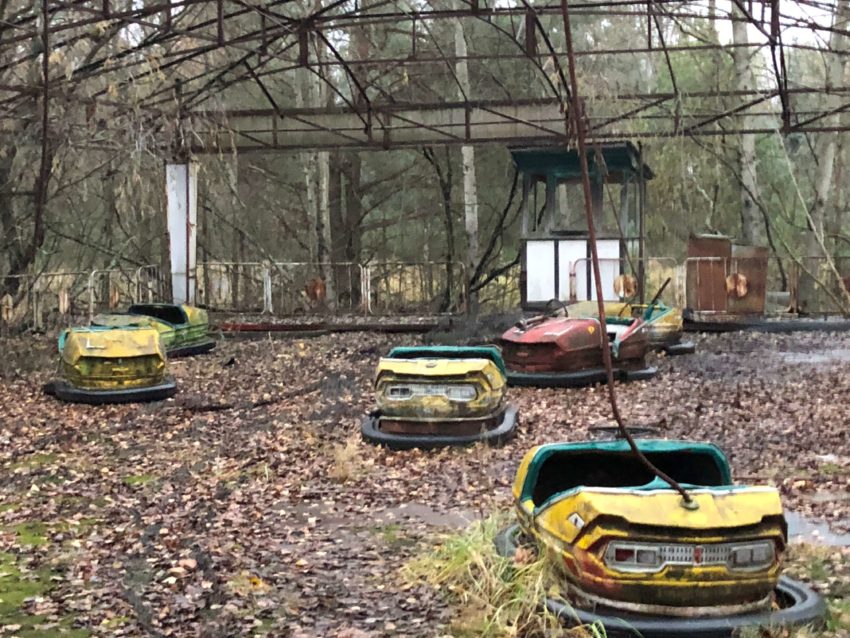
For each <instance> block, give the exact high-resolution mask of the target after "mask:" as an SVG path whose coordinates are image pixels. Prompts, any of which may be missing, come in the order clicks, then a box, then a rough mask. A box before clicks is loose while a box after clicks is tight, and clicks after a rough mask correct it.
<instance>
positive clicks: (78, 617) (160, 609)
mask: <svg viewBox="0 0 850 638" xmlns="http://www.w3.org/2000/svg"><path fill="white" fill-rule="evenodd" d="M413 339H414V338H413V337H400V336H398V337H386V336H375V335H369V334H347V335H328V336H323V337H319V338H316V339H311V340H303V341H298V340H276V341H268V340H262V341H226V342H222V343H221V344H220V346H219V348H218V350H216V351H215V352H214V353H212V354H211V355H209V356H206V357H200V358H195V359H185V360H175V361H174V362H173V369H174V372H175V374H176V376H177V377H178V381H179V383H180V387H181V391H180V393H179V394H178V395H177V396H176V397H175V398H174V399H172V400H169V401H167V402H164V403H161V404H151V405H128V406H114V407H91V406H78V405H65V404H62V403H59V402H57V401H56V400H54V399H52V398H49V397H45V396H43V395H42V394H41V384H42V383H43V382H44V381H46V380H47V379H48V378H49V376H50V373H51V370H52V367H53V366H52V364H51V363H50V362H51V361H52V357H53V353H52V347H53V346H52V343H48V342H47V340H46V339H44V338H29V337H28V338H16V339H12V340H7V341H4V342H3V343H2V344H0V346H2V348H3V352H4V353H6V366H5V367H4V372H3V375H4V376H3V377H2V379H0V383H1V385H0V406H2V407H0V421H2V428H1V429H0V475H2V477H3V481H2V483H0V618H2V623H0V624H4V625H5V627H4V628H3V629H4V631H5V634H3V635H7V634H8V635H18V636H21V637H33V636H40V637H51V636H59V635H70V636H86V635H109V636H114V635H126V636H138V635H149V636H165V635H175V636H195V635H203V636H234V635H257V636H260V635H269V636H280V635H284V636H286V635H289V636H302V637H303V636H319V635H322V636H338V637H339V638H345V637H347V638H362V637H363V636H382V635H388V636H405V635H407V636H435V635H464V633H463V632H467V633H466V635H478V633H475V632H478V631H479V630H478V629H475V628H480V627H482V626H483V625H481V623H482V622H483V623H485V624H486V623H490V629H489V630H488V631H489V632H490V633H491V635H511V634H512V633H514V634H519V635H533V634H532V633H531V632H532V631H537V629H539V628H540V626H541V625H540V624H539V623H538V622H537V621H535V622H534V623H532V621H531V620H529V619H530V618H532V617H533V613H532V614H531V615H529V609H530V608H529V607H528V606H527V605H525V606H522V605H519V606H516V605H515V606H511V605H508V606H507V607H505V604H506V601H510V600H512V596H514V594H515V592H516V591H532V590H529V589H522V588H525V587H527V586H528V583H519V584H517V583H513V582H511V581H510V579H508V580H507V581H505V579H504V578H502V577H501V576H500V577H499V578H501V580H502V581H504V582H503V583H500V581H499V580H498V579H496V580H493V579H491V580H490V581H489V583H488V584H486V585H482V588H479V589H477V590H472V589H469V588H467V589H468V590H469V592H471V593H472V595H473V596H474V599H467V600H466V604H465V603H463V600H461V599H459V598H458V597H457V588H458V586H459V583H463V582H468V581H466V580H465V579H466V578H467V571H465V570H463V569H461V570H460V571H458V570H454V571H452V570H448V571H446V570H445V564H444V562H441V561H444V559H445V557H446V552H445V549H442V550H441V549H440V547H441V546H442V547H443V548H445V547H446V546H448V547H449V548H450V549H451V547H461V546H463V545H464V543H466V547H467V549H466V550H464V551H467V556H469V555H473V554H470V553H469V552H473V553H475V552H477V553H478V555H482V556H485V558H484V559H482V560H485V563H471V564H479V565H484V567H483V568H482V569H481V570H479V571H478V572H477V573H478V574H479V580H480V574H490V576H492V574H491V573H490V571H488V570H489V567H487V565H489V563H487V562H486V561H488V560H489V558H487V556H489V554H487V551H488V550H486V549H482V548H483V547H484V546H486V545H487V540H486V535H484V533H483V532H480V531H479V532H476V531H475V528H473V529H472V530H471V531H468V532H465V533H464V534H462V535H460V536H457V534H458V533H459V531H460V530H462V529H464V528H465V527H466V526H467V525H468V523H469V522H470V521H473V520H476V519H479V518H480V519H484V518H487V517H488V516H489V515H491V514H492V513H494V512H501V516H508V515H509V514H507V512H508V511H509V508H510V503H509V485H510V482H511V479H512V477H513V472H514V469H515V464H516V462H517V460H518V459H519V457H520V455H521V454H522V453H523V452H524V451H525V450H526V449H528V448H529V447H530V446H531V445H533V444H535V443H538V442H543V441H548V440H556V439H580V438H583V437H586V436H587V435H588V431H587V428H588V426H590V425H593V424H595V423H598V422H600V421H604V420H606V416H607V413H608V408H607V403H606V399H605V394H604V392H603V391H602V389H600V388H588V389H583V390H570V391H555V390H534V389H520V390H517V389H512V390H511V391H510V397H511V400H513V401H516V402H518V403H519V405H520V410H521V419H522V423H521V427H520V432H519V435H518V437H517V438H516V439H515V440H514V441H513V442H511V443H510V444H509V445H508V446H506V447H504V448H502V449H497V450H489V449H480V448H471V449H462V450H455V449H452V450H445V451H440V452H433V453H428V454H424V453H421V452H406V453H390V452H386V451H384V450H381V449H377V448H374V447H371V446H367V445H364V444H362V443H361V442H360V441H359V437H358V427H359V426H358V420H359V418H360V416H361V415H362V414H363V413H364V412H366V411H367V409H368V408H369V407H370V405H371V403H372V397H371V392H370V381H371V375H372V371H373V369H374V365H375V363H376V361H377V358H378V357H379V356H380V354H381V353H383V352H385V351H386V350H387V349H388V347H389V346H390V345H394V344H401V343H413ZM699 341H700V343H699V346H700V353H699V354H697V355H694V356H693V357H684V358H679V359H664V358H661V359H659V362H658V365H659V366H660V368H661V374H660V375H659V377H658V378H657V379H656V380H654V381H652V382H648V383H637V384H632V385H628V386H620V388H619V392H620V397H621V402H622V406H623V409H624V412H625V414H626V416H627V418H628V420H629V421H631V422H643V423H655V424H658V426H659V427H660V428H661V431H662V433H663V434H664V435H667V436H671V437H689V438H696V439H707V440H712V441H715V442H717V443H718V444H720V445H721V446H722V447H724V448H725V449H726V450H727V451H728V452H729V454H730V457H731V459H732V463H733V467H734V469H735V471H736V475H737V477H738V478H743V479H745V480H748V481H755V480H761V481H772V482H775V483H776V484H777V485H779V486H780V488H781V489H782V492H783V495H784V498H785V502H786V505H787V506H788V507H789V508H792V509H794V510H796V511H798V512H802V513H804V514H806V515H808V516H811V517H813V518H817V519H821V520H825V521H828V522H829V523H830V524H831V526H832V528H833V530H834V531H840V530H845V531H846V530H847V528H848V527H850V512H848V508H850V502H848V500H847V494H848V491H850V490H848V488H850V472H848V468H850V435H848V432H847V428H846V420H845V418H844V416H845V414H846V408H845V405H846V397H847V396H848V395H850V377H848V375H846V374H845V373H844V372H843V370H844V367H845V366H846V361H845V357H844V353H845V352H847V348H848V347H850V336H845V335H837V336H836V335H824V334H815V335H794V336H771V335H726V336H720V337H704V338H701V339H700V340H699ZM485 527H486V526H485ZM452 530H454V534H455V536H454V540H452V538H449V540H448V541H446V537H445V534H446V533H447V532H452ZM475 534H477V536H475V537H474V538H477V540H476V541H475V543H477V546H475V547H473V548H472V549H469V547H470V543H469V542H467V541H468V540H469V538H471V537H470V535H473V536H474V535H475ZM464 538H466V539H467V541H463V539H464ZM458 539H461V540H458ZM452 543H454V545H452ZM475 543H473V545H475ZM482 552H483V554H482ZM455 553H456V552H455ZM449 555H452V551H449ZM848 562H850V561H848V555H847V553H846V552H842V551H841V550H838V549H835V548H823V547H821V548H814V549H806V550H803V549H801V548H798V549H795V550H794V552H793V557H792V561H791V564H792V568H793V569H794V570H795V571H797V572H799V573H802V574H804V575H806V576H807V578H810V579H811V580H812V581H813V582H814V583H815V584H816V586H817V587H818V588H820V589H822V590H823V591H825V592H827V593H829V594H830V595H831V596H832V599H833V602H832V605H833V609H834V610H835V612H836V620H834V621H833V622H834V624H833V625H832V626H831V628H830V630H829V631H830V633H829V635H840V632H841V631H844V632H845V635H846V631H847V630H846V627H847V610H848V600H850V592H848V589H847V584H846V583H847V582H848ZM405 566H406V567H405ZM500 569H501V568H500ZM496 573H497V575H498V574H499V573H501V572H496ZM525 573H531V571H529V570H526V572H525ZM453 588H454V590H455V591H454V593H453ZM517 588H520V589H517ZM499 592H501V593H499ZM491 594H492V595H491ZM499 596H506V597H507V598H499ZM514 597H515V596H514ZM470 601H472V602H470ZM496 610H498V613H499V614H500V616H499V618H500V619H501V620H500V621H499V623H497V624H496V625H495V626H493V625H492V620H493V618H494V617H495V612H496ZM514 612H517V613H516V614H514ZM518 618H522V619H524V620H522V621H521V622H518V621H517V619H518ZM542 622H544V623H545V621H542ZM841 626H843V627H845V629H841V628H840V627H841ZM470 628H474V629H470ZM523 628H525V629H523ZM524 631H526V632H527V633H525V634H523V633H522V632H524ZM479 633H480V632H479Z"/></svg>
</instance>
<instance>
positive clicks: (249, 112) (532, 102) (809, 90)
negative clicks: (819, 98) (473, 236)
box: [192, 86, 850, 116]
mask: <svg viewBox="0 0 850 638" xmlns="http://www.w3.org/2000/svg"><path fill="white" fill-rule="evenodd" d="M827 90H831V91H832V92H833V93H842V94H850V86H846V87H840V88H836V89H828V88H827V87H805V88H803V87H801V88H796V89H791V94H792V95H793V94H801V95H803V94H805V95H808V94H819V93H824V92H826V91H827ZM762 95H763V93H760V92H759V91H756V90H751V91H719V92H711V91H699V92H692V93H688V94H686V95H683V97H685V98H688V99H697V98H706V97H751V96H752V97H755V96H759V97H760V96H762ZM675 97H676V95H675V94H674V93H624V94H620V95H613V96H610V97H608V98H607V99H609V100H617V101H625V100H661V99H665V100H669V99H673V98H675ZM467 104H469V106H471V107H473V108H498V107H500V106H560V104H561V102H560V100H558V98H555V97H543V98H523V99H516V100H469V101H456V100H455V101H446V102H430V103H424V104H422V103H415V102H393V103H389V104H384V103H382V104H375V105H374V108H376V109H380V110H381V111H386V112H393V111H398V110H408V109H419V110H424V111H428V110H440V109H444V108H463V107H464V106H466V105H467ZM269 112H270V111H269V110H268V109H224V110H221V111H219V110H216V111H209V112H208V111H203V110H201V111H193V112H192V114H195V115H219V114H225V115H227V116H239V115H244V116H257V115H268V114H269ZM346 112H348V109H345V108H342V107H327V108H287V109H284V114H285V115H287V116H288V115H318V114H325V113H327V114H336V113H346Z"/></svg>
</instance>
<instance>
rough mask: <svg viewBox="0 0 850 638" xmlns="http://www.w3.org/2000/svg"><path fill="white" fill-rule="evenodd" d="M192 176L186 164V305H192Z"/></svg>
mask: <svg viewBox="0 0 850 638" xmlns="http://www.w3.org/2000/svg"><path fill="white" fill-rule="evenodd" d="M191 182H192V176H191V175H190V174H189V163H188V162H186V303H192V301H194V300H193V299H192V287H191V278H190V276H189V270H190V269H191V261H192V260H191V257H190V252H189V251H190V249H191V248H190V247H191V244H190V242H191V239H192V218H191V216H190V215H191V210H192V208H191V193H190V191H189V188H190V186H189V185H190V184H191Z"/></svg>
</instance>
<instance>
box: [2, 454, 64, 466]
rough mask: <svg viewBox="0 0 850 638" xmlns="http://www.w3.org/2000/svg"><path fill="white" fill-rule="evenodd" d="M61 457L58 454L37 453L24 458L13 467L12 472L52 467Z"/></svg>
mask: <svg viewBox="0 0 850 638" xmlns="http://www.w3.org/2000/svg"><path fill="white" fill-rule="evenodd" d="M58 458H59V457H58V456H57V455H56V454H49V453H45V452H36V453H34V454H29V455H27V456H24V457H22V458H21V459H19V460H18V461H17V462H15V463H14V464H13V465H12V466H11V469H12V470H34V469H36V468H39V467H44V466H45V465H52V464H53V463H54V462H55V461H56V459H58Z"/></svg>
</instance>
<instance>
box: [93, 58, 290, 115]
mask: <svg viewBox="0 0 850 638" xmlns="http://www.w3.org/2000/svg"><path fill="white" fill-rule="evenodd" d="M291 46H292V45H287V46H286V47H284V49H283V51H286V50H287V49H289V48H290V47H291ZM202 48H203V53H209V52H212V51H215V50H216V49H217V48H218V47H217V46H215V45H210V46H207V47H202ZM254 53H255V52H254V51H249V52H248V53H247V54H246V55H244V56H242V58H240V59H239V60H238V61H237V63H236V64H233V65H231V68H229V69H227V70H226V71H225V72H229V71H230V70H232V68H235V67H237V66H238V65H239V64H242V60H246V59H248V58H249V57H250V56H251V55H253V54H254ZM280 53H282V52H279V53H278V54H267V55H270V57H269V60H266V62H268V61H270V60H271V59H274V58H276V57H277V55H279V54H280ZM201 54H202V53H201V52H193V53H190V54H188V55H185V56H183V57H180V58H178V59H176V60H171V61H170V62H167V63H165V64H163V65H161V66H160V67H158V68H157V69H151V70H148V71H144V72H142V73H140V74H138V75H136V76H135V79H136V80H138V78H141V77H145V76H147V75H150V74H152V73H156V72H158V71H162V70H165V69H168V68H171V67H174V66H177V65H180V64H182V63H183V62H187V61H189V60H192V59H194V58H196V57H198V56H199V55H201ZM263 64H265V62H264V63H263ZM215 71H219V69H210V70H208V71H204V72H202V73H199V74H197V75H195V76H193V77H191V78H187V79H186V82H193V81H195V80H199V79H200V78H203V77H205V76H207V75H209V74H210V73H213V72H215ZM221 75H222V74H221V73H220V74H219V76H218V77H221ZM129 82H130V80H126V81H124V82H122V83H119V86H120V85H123V84H127V83H129ZM231 84H232V83H231ZM209 86H210V84H209V83H207V84H206V85H205V86H204V87H202V88H201V89H199V90H198V91H196V92H195V94H196V95H197V94H198V92H199V91H203V90H206V89H207V88H208V87H209ZM172 88H173V85H170V84H169V85H167V86H165V87H164V88H162V89H159V90H157V91H153V92H152V93H151V94H149V95H147V96H146V97H145V100H144V101H143V102H142V104H143V105H144V106H146V107H148V108H149V107H151V106H153V105H155V104H157V102H154V103H153V104H150V103H149V102H150V101H151V100H152V99H153V98H155V97H156V96H158V95H163V94H164V95H166V97H165V98H164V99H163V100H162V101H161V102H160V103H162V102H167V101H169V100H170V99H171V98H170V94H171V90H172ZM105 92H106V89H105V88H104V89H101V90H99V91H97V92H95V94H94V96H95V97H98V96H100V95H103V94H104V93H105Z"/></svg>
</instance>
